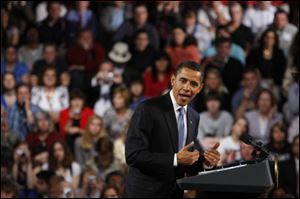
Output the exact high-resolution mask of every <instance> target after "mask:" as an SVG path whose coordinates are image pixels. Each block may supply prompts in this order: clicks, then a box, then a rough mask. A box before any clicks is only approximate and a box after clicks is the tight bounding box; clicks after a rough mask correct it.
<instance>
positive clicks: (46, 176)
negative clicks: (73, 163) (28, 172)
mask: <svg viewBox="0 0 300 199" xmlns="http://www.w3.org/2000/svg"><path fill="white" fill-rule="evenodd" d="M52 176H55V173H54V171H51V170H46V171H40V172H38V173H37V174H36V177H37V178H38V179H41V180H44V181H45V182H46V183H48V182H49V181H50V179H51V178H52Z"/></svg>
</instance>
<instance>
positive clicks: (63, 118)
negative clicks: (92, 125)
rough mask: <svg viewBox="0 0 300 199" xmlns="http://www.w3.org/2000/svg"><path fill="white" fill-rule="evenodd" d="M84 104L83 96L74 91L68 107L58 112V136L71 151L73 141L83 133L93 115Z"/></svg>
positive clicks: (79, 92)
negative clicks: (64, 140) (63, 139)
mask: <svg viewBox="0 0 300 199" xmlns="http://www.w3.org/2000/svg"><path fill="white" fill-rule="evenodd" d="M85 102H86V100H85V96H84V94H83V93H82V92H81V91H79V90H74V91H72V92H71V94H70V107H69V108H67V109H65V110H63V111H62V112H60V120H59V128H60V135H61V136H62V137H63V138H65V139H66V142H67V143H68V145H69V147H70V149H71V150H72V151H73V149H74V142H75V139H76V138H77V137H79V136H80V135H81V134H82V133H83V132H84V129H85V127H86V125H87V122H88V120H89V118H90V117H91V116H92V115H94V111H93V110H92V109H91V108H89V107H87V106H86V103H85Z"/></svg>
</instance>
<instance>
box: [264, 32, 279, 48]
mask: <svg viewBox="0 0 300 199" xmlns="http://www.w3.org/2000/svg"><path fill="white" fill-rule="evenodd" d="M260 47H261V48H268V49H273V48H278V35H277V33H276V31H275V30H273V29H267V30H265V31H264V32H263V34H262V35H261V37H260Z"/></svg>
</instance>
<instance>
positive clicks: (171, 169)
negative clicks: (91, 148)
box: [124, 61, 220, 197]
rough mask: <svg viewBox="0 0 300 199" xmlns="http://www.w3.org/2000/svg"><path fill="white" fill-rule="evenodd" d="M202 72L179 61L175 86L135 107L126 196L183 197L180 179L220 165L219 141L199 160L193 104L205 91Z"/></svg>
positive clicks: (173, 80) (127, 148) (128, 144)
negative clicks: (202, 169)
mask: <svg viewBox="0 0 300 199" xmlns="http://www.w3.org/2000/svg"><path fill="white" fill-rule="evenodd" d="M202 75H203V74H202V73H201V70H200V66H199V65H198V64H197V63H195V62H191V61H188V62H184V63H182V64H180V65H179V66H178V69H177V72H176V74H174V75H173V76H172V78H171V84H172V87H173V88H172V90H171V91H170V92H169V93H168V94H166V95H163V96H161V97H157V98H152V99H150V100H146V101H144V102H143V103H142V104H141V105H140V106H139V107H138V108H137V109H136V111H135V113H134V115H133V117H132V120H131V123H130V126H129V131H128V136H127V141H126V143H125V154H126V162H127V164H128V165H129V173H128V177H127V180H126V185H125V194H124V195H125V197H153V196H155V197H178V196H179V197H182V196H183V191H181V190H180V189H179V188H178V187H177V185H176V182H175V181H176V179H179V178H182V177H184V174H185V173H187V174H197V173H198V172H199V170H201V168H202V166H203V163H204V166H205V165H206V166H215V165H217V163H218V161H219V160H220V155H219V153H218V152H217V151H216V149H217V148H218V146H219V143H216V145H215V146H214V147H213V149H212V150H210V151H208V152H205V153H204V156H201V158H200V154H199V151H201V152H202V149H201V147H200V145H199V143H198V142H197V141H196V139H197V129H198V123H199V115H198V113H197V112H196V111H194V110H192V109H191V108H190V107H188V104H189V103H190V101H191V100H192V99H193V98H194V97H195V95H196V94H197V93H199V92H200V91H201V90H202V87H203V84H202V83H201V82H202V78H203V77H202ZM177 125H178V128H177ZM193 149H194V150H193ZM204 158H205V160H204Z"/></svg>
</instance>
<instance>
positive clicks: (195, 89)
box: [171, 68, 203, 106]
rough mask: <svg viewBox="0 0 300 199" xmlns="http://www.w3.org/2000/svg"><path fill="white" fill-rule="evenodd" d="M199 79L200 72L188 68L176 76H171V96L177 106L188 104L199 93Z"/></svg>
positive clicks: (200, 86) (200, 85)
mask: <svg viewBox="0 0 300 199" xmlns="http://www.w3.org/2000/svg"><path fill="white" fill-rule="evenodd" d="M201 78H202V77H201V72H198V71H197V72H196V71H194V70H192V69H189V68H183V69H182V70H181V71H180V72H179V73H178V74H177V75H176V76H175V75H172V78H171V84H172V87H173V94H174V97H175V100H176V102H177V104H178V105H179V106H185V105H187V104H189V103H190V102H191V101H192V99H193V98H194V97H195V96H196V95H197V94H198V93H199V92H200V91H201V89H202V88H203V84H202V83H201V81H200V80H201Z"/></svg>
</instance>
